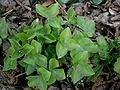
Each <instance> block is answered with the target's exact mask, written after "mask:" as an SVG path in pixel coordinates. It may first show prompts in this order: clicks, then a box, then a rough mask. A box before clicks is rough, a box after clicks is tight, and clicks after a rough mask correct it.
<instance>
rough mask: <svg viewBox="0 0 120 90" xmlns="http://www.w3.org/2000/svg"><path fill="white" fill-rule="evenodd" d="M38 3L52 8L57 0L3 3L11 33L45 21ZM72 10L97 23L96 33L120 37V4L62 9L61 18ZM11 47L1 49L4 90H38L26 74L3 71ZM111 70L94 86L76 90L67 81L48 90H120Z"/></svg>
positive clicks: (0, 89) (0, 12)
mask: <svg viewBox="0 0 120 90" xmlns="http://www.w3.org/2000/svg"><path fill="white" fill-rule="evenodd" d="M38 3H40V4H43V5H46V6H48V5H50V4H52V3H54V0H0V18H1V17H5V18H6V20H7V23H8V25H9V29H10V30H11V29H19V28H20V27H21V26H22V24H23V23H25V24H30V23H31V22H32V21H33V20H34V19H36V18H40V19H41V20H42V19H43V18H42V17H41V16H39V15H38V14H37V13H36V11H35V5H36V4H38ZM70 6H72V7H73V8H74V10H75V14H76V15H80V16H84V17H89V18H92V19H94V20H95V22H96V30H97V32H98V33H100V34H101V35H103V36H105V37H108V38H114V37H116V36H120V3H119V2H117V0H116V1H115V0H106V2H103V3H101V4H99V5H95V4H92V3H91V2H89V1H86V2H82V3H81V2H79V1H77V2H74V3H70V4H66V5H61V10H60V11H61V12H60V13H61V15H65V12H66V10H67V9H68V8H69V7H70ZM7 47H8V46H7V43H6V42H4V43H3V44H2V46H1V48H0V49H1V50H0V65H1V66H0V90H36V89H33V88H29V87H28V86H27V83H26V82H27V81H26V80H25V75H24V74H23V75H20V73H18V74H17V75H16V73H15V72H13V71H11V72H3V71H2V67H3V66H2V65H3V58H4V53H5V52H6V49H7ZM107 70H108V71H106V73H105V74H104V75H101V76H100V77H99V78H97V79H96V80H95V81H94V82H90V83H85V84H84V85H77V86H74V88H73V87H72V86H71V87H69V84H68V83H67V81H61V82H56V83H55V84H54V85H51V86H50V87H49V89H48V90H120V81H119V80H118V81H116V82H115V81H114V80H113V78H114V79H115V78H116V77H115V74H114V72H112V70H111V68H110V67H109V68H108V69H107ZM15 75H16V76H15ZM15 77H18V78H17V79H16V78H15Z"/></svg>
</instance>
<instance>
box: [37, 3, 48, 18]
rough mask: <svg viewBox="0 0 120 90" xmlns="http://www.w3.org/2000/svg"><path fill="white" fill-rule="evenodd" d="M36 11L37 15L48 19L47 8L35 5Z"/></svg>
mask: <svg viewBox="0 0 120 90" xmlns="http://www.w3.org/2000/svg"><path fill="white" fill-rule="evenodd" d="M36 11H37V13H38V14H40V15H41V16H43V17H46V18H47V17H49V15H48V10H47V7H45V6H42V5H40V4H36Z"/></svg>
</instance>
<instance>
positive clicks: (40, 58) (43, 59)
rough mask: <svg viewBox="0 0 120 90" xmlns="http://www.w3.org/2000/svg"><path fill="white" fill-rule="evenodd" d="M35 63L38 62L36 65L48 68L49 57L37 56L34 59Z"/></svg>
mask: <svg viewBox="0 0 120 90" xmlns="http://www.w3.org/2000/svg"><path fill="white" fill-rule="evenodd" d="M34 59H35V61H36V65H38V66H41V67H45V68H46V67H47V57H45V56H44V55H42V54H37V55H36V56H35V57H34Z"/></svg>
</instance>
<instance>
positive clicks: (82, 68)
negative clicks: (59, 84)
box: [71, 64, 94, 84]
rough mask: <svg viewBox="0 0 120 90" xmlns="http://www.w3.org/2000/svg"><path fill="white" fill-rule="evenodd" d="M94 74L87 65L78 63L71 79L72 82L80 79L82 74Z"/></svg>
mask: <svg viewBox="0 0 120 90" xmlns="http://www.w3.org/2000/svg"><path fill="white" fill-rule="evenodd" d="M91 75H94V71H93V70H92V68H91V67H90V66H89V65H87V64H86V65H85V64H83V65H80V64H78V65H77V66H76V67H75V68H74V70H73V72H72V75H71V78H72V81H73V83H74V84H75V83H77V82H78V81H79V80H81V79H82V78H83V77H84V76H91Z"/></svg>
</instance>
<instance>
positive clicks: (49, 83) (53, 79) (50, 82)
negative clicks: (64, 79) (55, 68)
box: [48, 73, 56, 85]
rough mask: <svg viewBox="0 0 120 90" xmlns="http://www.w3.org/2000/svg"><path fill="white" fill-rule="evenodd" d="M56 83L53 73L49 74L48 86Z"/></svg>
mask: <svg viewBox="0 0 120 90" xmlns="http://www.w3.org/2000/svg"><path fill="white" fill-rule="evenodd" d="M55 81H56V78H55V76H54V74H53V73H51V76H50V79H49V81H48V85H51V84H53V83H54V82H55Z"/></svg>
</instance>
